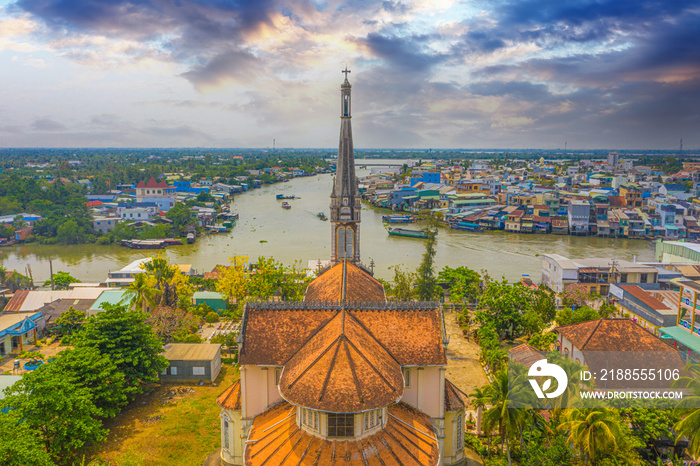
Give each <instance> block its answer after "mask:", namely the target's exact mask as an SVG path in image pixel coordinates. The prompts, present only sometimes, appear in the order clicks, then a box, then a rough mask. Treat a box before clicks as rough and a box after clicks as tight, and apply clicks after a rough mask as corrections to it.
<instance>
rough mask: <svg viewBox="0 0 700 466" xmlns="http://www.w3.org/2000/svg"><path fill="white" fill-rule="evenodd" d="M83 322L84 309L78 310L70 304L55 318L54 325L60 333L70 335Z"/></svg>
mask: <svg viewBox="0 0 700 466" xmlns="http://www.w3.org/2000/svg"><path fill="white" fill-rule="evenodd" d="M83 322H85V311H78V310H76V309H75V308H74V307H73V306H71V307H69V308H68V310H67V311H66V312H64V313H63V314H61V317H59V318H58V319H56V326H57V327H58V331H59V333H60V334H61V335H72V334H73V333H75V331H76V330H78V329H79V328H80V326H81V325H82V324H83Z"/></svg>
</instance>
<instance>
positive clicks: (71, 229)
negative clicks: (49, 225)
mask: <svg viewBox="0 0 700 466" xmlns="http://www.w3.org/2000/svg"><path fill="white" fill-rule="evenodd" d="M56 239H57V240H58V242H59V243H62V244H80V243H82V242H83V233H82V232H81V231H80V228H79V227H78V222H76V221H75V220H74V219H72V218H71V219H68V220H66V221H64V222H63V223H62V224H61V226H59V227H58V230H57V231H56Z"/></svg>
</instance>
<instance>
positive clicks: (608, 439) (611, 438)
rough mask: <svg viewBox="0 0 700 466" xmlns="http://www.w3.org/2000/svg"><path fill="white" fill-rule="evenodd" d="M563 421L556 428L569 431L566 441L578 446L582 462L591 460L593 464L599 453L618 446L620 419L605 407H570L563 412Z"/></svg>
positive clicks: (586, 462)
mask: <svg viewBox="0 0 700 466" xmlns="http://www.w3.org/2000/svg"><path fill="white" fill-rule="evenodd" d="M564 419H565V421H564V422H563V423H561V424H560V425H559V427H558V429H559V430H560V431H562V432H566V431H568V432H569V437H568V438H567V443H569V444H572V445H574V446H576V447H578V449H579V451H580V452H581V455H583V457H584V464H586V465H588V461H589V460H591V461H592V462H593V464H595V461H596V459H597V458H598V457H599V456H600V455H601V454H605V453H607V454H609V453H613V452H614V451H615V450H617V448H618V444H617V440H616V438H618V437H620V435H621V433H620V419H619V418H618V416H617V415H616V414H615V412H614V411H613V410H611V409H607V408H602V407H600V408H590V409H584V408H572V409H567V410H566V411H565V413H564Z"/></svg>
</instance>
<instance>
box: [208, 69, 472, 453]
mask: <svg viewBox="0 0 700 466" xmlns="http://www.w3.org/2000/svg"><path fill="white" fill-rule="evenodd" d="M344 73H345V80H344V82H343V83H342V85H341V88H340V90H341V116H340V118H341V126H340V144H339V147H338V167H337V171H336V176H335V179H334V181H333V188H332V191H331V196H330V198H331V205H330V213H331V216H330V220H331V222H330V223H331V246H332V248H331V251H332V252H331V265H330V266H329V267H327V268H326V269H325V270H323V271H322V272H321V273H320V274H319V275H318V277H317V278H316V279H314V280H313V281H312V282H311V283H310V284H309V286H308V287H307V290H306V294H305V296H304V301H303V302H299V303H297V302H268V303H248V304H247V305H246V307H245V310H244V312H243V318H242V321H241V331H240V335H239V337H238V347H239V360H238V362H239V364H240V380H239V381H238V382H236V383H234V384H233V385H231V386H230V387H228V388H227V389H226V390H225V391H224V392H223V393H222V394H221V395H220V396H219V397H218V398H217V403H218V405H219V406H220V407H221V464H222V465H270V466H277V465H334V464H338V465H340V464H342V465H348V466H351V465H358V466H359V465H387V466H388V465H425V466H434V465H460V464H462V465H463V464H466V460H465V457H464V426H465V403H466V401H467V400H466V396H465V395H464V394H463V393H462V392H461V391H460V390H459V389H458V388H457V387H455V386H454V385H453V384H452V383H451V382H450V381H449V380H447V379H446V378H445V370H446V366H447V358H446V347H447V344H448V339H447V336H446V332H445V325H444V315H443V312H442V308H441V306H440V304H439V303H436V302H390V301H387V299H386V296H385V293H384V288H383V286H382V284H381V283H380V282H379V281H378V280H377V279H375V278H374V277H373V276H372V274H371V273H370V272H369V271H368V270H367V269H366V268H365V267H364V266H363V265H362V264H361V262H360V221H361V218H360V210H361V204H360V193H359V188H358V180H357V178H356V176H355V162H354V155H353V143H352V128H351V124H350V122H351V98H350V97H351V95H350V94H351V85H350V83H349V81H348V78H347V75H348V73H349V71H348V70H347V68H346V70H345V71H344Z"/></svg>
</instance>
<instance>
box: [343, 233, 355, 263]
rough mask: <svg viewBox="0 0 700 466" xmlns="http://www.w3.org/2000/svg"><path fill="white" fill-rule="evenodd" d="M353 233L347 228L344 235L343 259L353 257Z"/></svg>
mask: <svg viewBox="0 0 700 466" xmlns="http://www.w3.org/2000/svg"><path fill="white" fill-rule="evenodd" d="M354 240H355V232H354V231H353V229H352V228H347V231H346V233H345V257H348V258H350V259H352V257H353V253H354V251H353V248H354V246H355V242H354Z"/></svg>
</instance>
